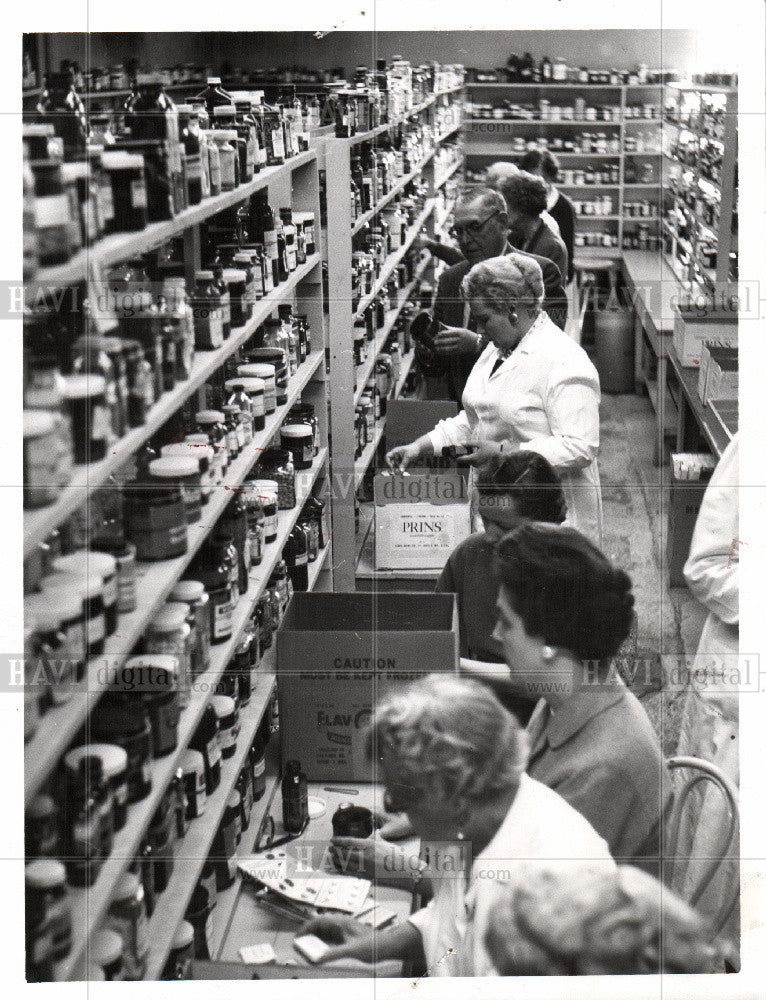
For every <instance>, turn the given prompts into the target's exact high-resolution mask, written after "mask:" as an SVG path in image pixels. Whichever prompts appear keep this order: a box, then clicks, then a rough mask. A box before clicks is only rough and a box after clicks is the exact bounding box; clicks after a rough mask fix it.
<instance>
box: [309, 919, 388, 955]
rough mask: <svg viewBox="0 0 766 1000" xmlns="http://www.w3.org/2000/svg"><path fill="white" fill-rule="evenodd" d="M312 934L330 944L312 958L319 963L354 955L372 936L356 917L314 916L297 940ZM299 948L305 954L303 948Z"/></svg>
mask: <svg viewBox="0 0 766 1000" xmlns="http://www.w3.org/2000/svg"><path fill="white" fill-rule="evenodd" d="M310 934H312V935H315V936H316V937H318V938H319V939H320V940H321V941H324V942H325V943H326V944H329V945H330V947H329V948H328V949H327V951H326V952H325V953H324V954H320V953H319V952H318V951H317V952H316V953H315V954H316V958H314V959H311V960H312V961H315V962H316V963H317V964H322V963H324V962H332V961H334V960H335V959H338V958H348V957H351V956H353V955H354V952H355V950H356V949H357V948H358V946H359V945H360V944H362V943H363V942H365V943H366V941H367V939H368V938H369V937H370V936H371V932H370V929H369V928H368V927H364V926H363V925H361V924H359V923H357V921H356V920H355V919H354V917H314V918H313V919H312V920H309V921H307V923H305V924H304V925H303V926H302V927H301V931H300V934H299V935H297V937H296V939H295V940H296V942H297V941H300V939H301V938H302V937H305V936H306V935H310ZM298 950H299V951H301V954H305V952H304V951H303V949H302V948H300V947H299V949H298ZM307 957H308V956H307Z"/></svg>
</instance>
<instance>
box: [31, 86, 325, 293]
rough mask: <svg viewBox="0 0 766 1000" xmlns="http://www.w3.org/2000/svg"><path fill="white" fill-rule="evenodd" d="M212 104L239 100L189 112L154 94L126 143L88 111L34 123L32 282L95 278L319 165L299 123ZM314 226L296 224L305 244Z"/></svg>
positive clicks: (138, 107) (130, 114) (147, 96)
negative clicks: (101, 269) (94, 273)
mask: <svg viewBox="0 0 766 1000" xmlns="http://www.w3.org/2000/svg"><path fill="white" fill-rule="evenodd" d="M213 100H233V98H231V97H230V96H229V97H226V96H224V95H223V93H221V96H220V98H218V97H215V98H213V97H210V98H209V99H208V104H207V105H206V104H205V103H203V102H200V103H198V104H196V105H194V106H193V107H192V106H191V105H181V106H180V109H179V108H178V107H176V106H175V105H173V104H172V102H170V100H169V98H168V97H167V95H166V94H165V93H164V92H163V91H162V90H161V88H160V89H158V88H157V87H156V86H154V85H146V87H144V88H142V89H140V90H139V93H138V97H137V99H136V101H135V103H134V105H133V106H132V108H131V109H130V110H129V111H126V114H125V125H124V127H123V129H122V130H121V131H119V132H118V134H117V135H116V136H115V135H114V134H112V133H111V132H110V131H109V130H108V128H107V127H106V126H104V127H103V128H101V125H102V124H103V123H101V122H100V119H98V118H97V117H93V116H91V117H90V118H89V117H88V116H87V115H86V114H85V112H84V110H82V107H81V105H80V106H79V107H80V110H79V111H78V110H76V109H72V110H70V111H68V112H67V113H66V114H61V113H59V112H56V111H46V112H45V113H40V114H39V115H38V116H37V117H38V119H39V120H38V121H36V122H30V123H27V124H25V126H24V129H23V140H24V151H25V173H24V176H25V201H24V206H25V215H24V235H25V242H24V251H25V253H24V277H25V280H27V281H28V280H30V279H32V278H36V281H37V285H38V287H39V286H43V287H51V286H61V285H64V284H67V283H71V282H75V281H80V280H84V279H85V278H86V277H87V275H88V271H89V267H90V265H91V263H92V262H98V263H100V264H102V265H109V264H113V263H117V262H119V261H121V260H125V259H126V258H128V257H130V256H133V255H135V254H136V253H140V252H142V251H144V250H147V249H149V248H151V247H154V246H157V245H158V244H159V243H161V242H164V241H166V240H168V239H170V238H171V237H172V236H173V235H175V234H177V233H181V232H183V231H184V230H186V229H188V228H189V227H190V226H192V225H195V224H198V223H200V222H202V221H204V220H206V219H207V218H209V217H210V216H212V215H214V214H216V213H218V212H220V211H222V210H225V209H229V208H230V207H232V206H235V205H237V204H239V203H241V202H243V201H245V200H247V199H248V198H249V197H250V195H252V194H253V193H255V192H256V191H257V190H259V189H261V188H265V187H266V186H267V185H273V184H275V183H276V182H277V180H278V179H279V178H280V175H281V171H283V170H284V171H288V173H291V172H292V171H293V170H296V169H298V168H299V167H302V166H305V165H306V164H307V163H310V162H312V161H313V160H314V159H315V154H314V153H312V152H307V151H301V149H302V147H304V146H306V147H307V144H306V143H305V142H303V140H302V138H301V137H302V133H299V132H297V130H296V128H295V127H293V126H294V122H292V120H291V119H285V120H282V119H279V118H278V116H277V115H276V112H274V111H272V110H265V109H263V108H262V107H261V111H260V114H257V113H256V112H255V111H254V109H253V105H252V104H251V102H250V101H249V99H248V100H245V99H243V100H242V101H240V102H239V104H238V105H235V104H233V103H229V104H214V103H213ZM99 129H101V130H99ZM313 221H314V220H313V218H308V219H306V218H305V216H300V217H299V218H298V219H297V220H295V219H294V220H293V223H292V224H293V225H295V227H296V233H295V235H296V238H297V235H298V234H297V230H298V228H305V227H306V226H308V227H309V228H311V227H312V226H313Z"/></svg>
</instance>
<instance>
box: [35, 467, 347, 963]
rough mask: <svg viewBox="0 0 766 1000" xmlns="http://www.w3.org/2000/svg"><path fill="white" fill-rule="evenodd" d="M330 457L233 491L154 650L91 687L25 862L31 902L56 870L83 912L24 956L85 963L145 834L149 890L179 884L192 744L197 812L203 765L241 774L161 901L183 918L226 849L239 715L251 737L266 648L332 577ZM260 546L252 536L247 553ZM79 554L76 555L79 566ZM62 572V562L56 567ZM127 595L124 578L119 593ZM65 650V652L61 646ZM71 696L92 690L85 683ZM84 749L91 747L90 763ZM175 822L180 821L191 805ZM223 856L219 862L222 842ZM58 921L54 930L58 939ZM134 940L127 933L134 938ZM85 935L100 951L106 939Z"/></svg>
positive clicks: (49, 607)
mask: <svg viewBox="0 0 766 1000" xmlns="http://www.w3.org/2000/svg"><path fill="white" fill-rule="evenodd" d="M326 457H327V450H326V449H321V450H320V453H319V454H318V455H317V456H316V458H315V459H314V461H313V462H312V463H311V465H310V469H309V470H307V471H306V472H305V473H303V474H296V475H295V479H294V481H293V482H292V483H291V481H290V479H289V474H290V468H289V467H290V462H289V460H285V459H284V457H283V456H276V459H277V464H278V466H279V468H278V470H277V472H276V473H274V472H272V471H271V470H267V469H265V468H264V469H262V470H261V473H262V474H269V475H274V476H275V479H274V480H273V481H269V483H266V482H256V483H255V485H254V486H253V488H252V489H251V490H249V491H248V492H247V493H245V492H244V491H236V492H235V494H234V496H233V497H232V499H231V502H230V504H229V506H228V507H227V510H226V515H225V517H226V519H225V520H224V519H222V520H221V521H220V522H219V525H218V528H217V531H216V534H215V535H213V536H212V538H211V540H210V542H209V544H208V546H207V547H206V548H205V549H203V550H200V552H199V553H198V555H197V557H196V558H195V560H194V562H193V563H192V564H191V565H190V566H189V567H188V568H187V572H186V574H185V576H184V578H183V579H181V580H179V581H178V582H177V584H176V586H175V587H174V589H173V591H172V592H171V593H170V595H169V596H170V601H169V602H168V603H166V604H164V605H162V606H161V607H160V608H158V609H157V614H156V615H155V617H154V619H153V620H152V622H151V624H150V625H149V627H148V628H147V629H146V633H145V635H144V636H143V637H142V639H141V642H140V643H139V644H138V647H137V648H140V649H141V650H142V652H141V653H139V654H136V651H135V650H133V655H131V656H128V657H126V656H122V657H119V658H113V659H114V663H113V670H112V678H111V681H110V683H109V684H107V685H104V687H103V689H102V690H99V691H96V690H91V691H90V692H88V699H87V700H88V706H87V707H88V708H89V709H91V711H89V712H88V714H87V718H86V719H83V722H82V724H81V726H80V728H79V729H78V730H76V731H75V732H74V734H73V736H72V739H70V740H67V741H66V742H65V743H64V744H63V745H62V746H61V761H60V763H59V766H58V768H57V769H55V770H54V772H53V773H52V776H51V778H50V780H49V781H48V783H47V785H46V786H44V787H43V788H42V790H41V794H38V795H36V796H35V798H33V799H32V800H31V801H30V803H29V805H28V811H27V823H26V829H27V855H28V861H30V862H36V863H37V864H36V865H31V866H30V867H29V868H28V872H29V876H28V888H29V892H30V894H31V896H32V898H31V899H30V901H29V905H30V906H36V905H37V904H39V903H40V902H41V900H40V897H39V895H35V892H36V891H37V890H39V889H41V888H42V887H41V886H40V885H39V879H40V877H43V879H45V878H49V877H50V876H51V874H53V875H54V876H55V883H56V894H57V897H58V899H59V900H60V904H59V905H58V907H57V913H60V912H61V911H62V909H65V910H66V911H68V912H67V913H66V914H65V916H67V917H69V918H70V919H69V920H68V921H67V923H68V926H69V930H68V932H67V934H66V947H64V943H63V942H62V941H61V940H60V938H61V932H62V928H61V926H60V925H58V926H59V931H58V935H57V934H56V933H55V932H52V929H51V927H50V926H49V925H48V922H47V921H46V920H41V921H40V925H36V926H34V927H29V926H28V931H31V933H32V934H33V937H34V947H33V948H31V949H28V952H27V955H28V959H29V960H32V961H34V964H35V968H34V969H31V970H29V971H30V972H31V975H32V976H34V977H35V978H37V979H42V978H58V979H67V978H72V977H73V976H78V978H79V975H78V969H79V966H80V965H81V962H82V959H83V957H84V955H85V954H86V944H87V942H88V941H91V944H93V943H94V942H93V940H92V937H91V936H92V935H93V933H94V932H95V931H96V930H97V928H98V926H99V924H100V923H101V920H102V918H103V916H104V914H106V913H107V912H108V911H109V910H110V907H111V905H112V904H114V903H115V902H116V899H117V898H121V897H120V893H121V891H122V888H123V876H124V873H125V869H126V867H127V865H128V863H129V862H130V860H131V859H136V861H138V859H139V858H141V857H143V858H144V861H145V860H146V854H147V849H146V846H145V845H146V843H147V842H148V844H149V851H150V852H151V853H153V856H154V861H153V863H152V862H150V863H149V865H148V868H147V866H146V864H144V865H143V867H142V869H141V874H142V876H143V878H144V880H146V879H147V878H153V879H154V881H153V883H152V887H151V890H150V887H149V886H148V885H147V884H146V881H144V886H145V892H146V897H147V899H151V898H154V892H157V893H159V892H160V891H162V890H166V891H167V886H168V882H169V881H170V875H171V873H172V870H173V853H174V848H173V840H174V837H173V826H174V823H175V820H173V821H170V819H169V817H168V810H174V811H175V807H174V805H173V803H174V795H181V796H182V793H183V790H184V789H183V787H182V784H183V783H184V781H185V782H186V786H187V789H188V782H189V776H188V775H181V774H179V768H185V767H186V765H187V763H188V757H189V755H188V753H187V752H186V748H187V747H190V748H191V749H193V750H195V751H197V757H196V758H195V759H196V762H197V765H199V766H197V767H196V768H194V770H195V771H196V784H197V791H196V795H197V811H195V812H193V814H192V815H194V816H197V817H200V816H201V815H202V813H201V811H200V805H202V806H204V801H205V800H204V793H205V782H206V780H207V792H208V793H212V792H214V791H215V789H216V788H217V787H218V784H219V780H218V779H219V772H220V770H221V769H220V760H221V755H222V756H223V759H224V766H223V772H222V775H221V781H222V783H223V784H224V785H225V784H226V783H227V782H228V787H227V788H225V790H224V792H223V793H221V792H218V794H217V795H216V796H215V797H214V798H212V799H210V800H209V801H208V808H207V809H206V810H205V814H204V817H203V818H201V819H200V820H199V822H198V823H196V824H195V825H194V827H193V831H194V832H193V833H192V834H191V838H190V840H189V841H186V842H185V844H189V845H191V846H190V847H189V852H188V854H186V855H185V854H184V849H182V850H181V851H180V852H179V851H177V850H176V851H175V853H176V854H177V855H178V859H179V861H180V860H181V858H184V857H185V858H186V859H188V860H186V861H184V864H185V871H184V874H183V875H182V876H181V878H180V880H179V878H176V883H178V882H179V881H180V885H178V884H176V883H171V888H170V895H169V896H165V897H163V900H162V902H161V903H160V906H159V909H160V910H161V911H162V912H163V913H164V912H165V911H167V910H168V909H169V908H170V909H171V910H172V909H173V908H174V907H175V908H177V907H179V906H180V911H179V912H178V913H177V917H178V919H179V920H180V918H181V916H182V915H183V912H184V908H185V906H186V903H187V902H188V888H189V887H188V882H189V879H192V878H196V875H192V873H190V868H192V867H193V866H194V865H195V861H196V860H199V861H200V865H199V866H198V868H199V867H201V859H202V858H203V857H205V856H207V853H208V851H209V850H210V847H211V844H212V849H213V853H214V854H218V853H219V852H218V850H217V848H216V841H218V840H219V838H220V836H221V833H222V831H221V829H220V826H219V822H220V823H221V824H222V823H223V819H222V813H223V810H224V807H228V805H229V804H230V803H229V799H228V796H229V793H230V792H231V791H232V790H233V789H234V787H235V785H236V787H237V788H238V789H239V788H240V785H239V781H240V778H241V774H240V766H241V764H242V763H243V760H242V757H243V756H244V749H243V750H241V751H240V758H239V759H237V758H235V761H234V763H235V764H236V765H237V766H236V770H235V771H232V770H231V767H229V768H227V767H226V764H225V762H226V760H227V759H228V758H229V757H231V756H233V755H234V753H235V752H237V751H236V741H237V734H238V732H239V729H240V727H241V728H242V731H243V734H244V737H245V738H246V739H247V740H251V739H252V735H253V732H254V731H255V728H256V726H257V725H258V723H259V721H260V717H261V715H262V714H263V710H264V708H265V705H266V702H267V700H268V695H269V694H270V690H271V686H272V681H271V678H270V675H269V674H270V672H269V660H268V659H264V656H266V657H267V656H268V654H267V653H266V650H267V649H268V647H269V646H271V644H272V642H273V635H274V632H275V630H276V629H277V628H278V626H279V623H280V621H281V618H282V616H283V615H284V613H285V610H286V607H287V603H288V602H289V599H290V596H291V594H292V592H293V590H308V589H310V588H311V587H312V586H313V585H314V584H315V583H316V581H317V579H318V577H319V573H318V572H317V570H316V569H315V567H320V568H321V567H323V566H324V564H325V561H326V556H327V550H328V545H329V535H328V530H329V529H328V527H327V520H326V517H325V512H324V505H323V503H322V501H321V499H320V497H319V496H318V495H314V494H313V492H312V491H314V490H315V484H316V483H317V479H318V477H319V476H320V475H321V474H322V472H323V470H324V468H325V464H326ZM274 486H276V492H273V490H272V487H274ZM291 490H292V491H294V496H293V494H291V492H290V491H291ZM317 492H319V493H321V489H318V490H317ZM238 494H241V496H242V497H243V499H242V500H238ZM251 494H252V495H256V496H258V497H259V498H260V502H261V504H262V514H261V515H258V517H257V522H256V523H255V529H256V530H255V531H251V530H250V527H251V524H250V518H251V508H250V506H249V505H248V500H247V499H246V497H248V496H250V495H251ZM290 502H292V503H293V506H292V508H290V507H289V506H288V505H289V503H290ZM272 508H275V509H276V513H275V512H274V510H272ZM237 519H239V522H240V524H239V531H238V530H237V526H236V523H235V522H236V520H237ZM245 530H247V531H248V535H247V537H245V536H244V534H243V533H244V531H245ZM248 546H252V547H253V548H252V549H251V551H250V552H248ZM256 548H257V555H256V554H255V550H256ZM80 556H81V553H79V554H76V555H75V556H74V557H63V558H64V560H65V561H66V564H67V566H69V564H70V563H71V562H72V561H73V558H74V560H75V561H76V560H77V559H78V558H80ZM253 559H255V560H256V562H253ZM67 560H68V561H67ZM80 561H81V562H82V559H81V558H80ZM90 561H91V562H92V563H93V565H92V566H91V567H90V568H91V569H92V570H93V571H94V572H95V570H96V568H97V567H98V568H99V570H100V569H102V568H103V566H102V563H103V558H102V557H101V556H99V555H92V556H91V559H90ZM248 562H250V565H249V566H247V563H248ZM56 572H57V569H56V567H55V565H54V574H53V575H54V576H55V575H56ZM62 575H63V574H62ZM235 577H236V579H235ZM54 596H55V595H54ZM59 596H61V592H60V591H59ZM120 596H121V592H120V591H119V587H118V600H119V597H120ZM42 603H43V604H44V605H45V611H46V613H47V614H48V615H49V617H51V616H53V615H54V614H55V613H56V611H55V608H56V602H55V601H53V600H46V601H44V602H42ZM58 603H59V604H60V601H59V602H58ZM118 617H119V616H118ZM50 626H51V622H50V621H46V632H45V637H44V638H45V639H46V640H48V641H50V638H51V635H53V634H55V632H54V629H53V628H52V627H50ZM105 628H106V629H108V628H109V625H108V624H107V625H106V626H105ZM88 634H89V635H92V632H89V633H88ZM57 652H58V653H59V655H60V654H61V650H58V651H57ZM35 653H36V655H37V656H38V658H43V657H46V658H47V657H50V656H51V651H50V649H49V648H46V649H37V650H35ZM33 655H34V654H33ZM54 655H55V652H54ZM46 662H51V661H50V660H46ZM264 673H265V674H266V676H265V677H264V676H263V675H264ZM51 693H54V694H57V695H58V696H59V697H61V696H62V695H63V694H64V693H65V684H62V683H61V680H60V679H59V680H58V681H57V684H56V691H55V692H51ZM99 695H100V697H99ZM73 697H80V698H82V697H84V693H79V694H75V695H73ZM62 707H64V708H65V707H66V705H63V706H62ZM248 727H249V730H248ZM248 745H249V744H248ZM83 758H85V759H86V760H87V763H86V764H85V765H84V766H83V764H82V763H81V761H82V760H83ZM94 760H95V763H94ZM200 785H201V786H202V787H201V788H200ZM243 794H244V792H243ZM105 795H107V796H108V798H109V807H111V806H112V805H113V807H114V812H113V813H112V814H111V815H109V810H108V808H105V803H104V801H102V799H103V796H105ZM200 795H201V796H202V798H201V799H200V798H199V796H200ZM112 796H113V797H112ZM85 800H87V801H85ZM95 800H98V803H96V801H95ZM96 813H97V815H96ZM178 822H179V824H181V817H180V815H179V817H178ZM192 847H193V849H192ZM217 861H218V864H221V863H222V859H221V857H218V859H217ZM41 866H42V870H41ZM197 871H198V869H197ZM184 887H186V889H184ZM46 889H50V887H49V886H48V887H46ZM184 891H187V896H186V897H184V898H182V899H181V901H180V903H179V900H178V895H179V893H181V895H182V894H183V892H184ZM171 897H172V899H171ZM42 901H43V902H45V903H48V902H50V897H48V896H44V897H43V900H42ZM65 904H66V905H65ZM47 915H48V914H47V913H46V914H45V916H47ZM72 928H73V930H72ZM49 933H52V936H53V939H54V943H53V947H52V949H51V950H50V951H48V950H47V945H48V943H50V942H48V940H47V935H48V934H49ZM57 936H58V937H59V943H58V945H56V944H55V939H56V937H57ZM160 936H161V935H160ZM152 937H153V938H154V937H155V935H152ZM168 943H169V942H168ZM125 946H126V948H127V947H129V942H128V941H127V940H126V942H125ZM87 950H88V951H89V952H90V953H91V954H92V953H93V951H94V950H95V949H94V948H89V949H87ZM41 954H42V958H43V960H41V958H40V956H41ZM31 956H37V958H36V959H34V960H33V959H32V958H31ZM162 958H163V959H164V956H162ZM49 960H52V963H53V964H51V962H50V961H49ZM129 978H140V976H138V977H136V976H129Z"/></svg>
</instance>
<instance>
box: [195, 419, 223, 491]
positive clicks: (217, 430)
mask: <svg viewBox="0 0 766 1000" xmlns="http://www.w3.org/2000/svg"><path fill="white" fill-rule="evenodd" d="M194 423H195V424H196V426H197V429H198V433H200V434H207V436H208V439H209V444H210V446H211V447H212V449H213V451H214V452H215V456H216V463H217V465H218V468H219V477H218V482H219V483H222V482H223V474H224V473H225V472H226V470H227V469H228V467H229V460H230V458H229V451H228V446H227V434H226V415H225V414H223V413H221V411H220V410H199V411H198V412H197V413H195V415H194ZM187 440H188V437H187Z"/></svg>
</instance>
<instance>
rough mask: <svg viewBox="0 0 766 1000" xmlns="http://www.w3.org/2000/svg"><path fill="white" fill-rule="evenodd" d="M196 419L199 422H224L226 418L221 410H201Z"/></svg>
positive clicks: (195, 416)
mask: <svg viewBox="0 0 766 1000" xmlns="http://www.w3.org/2000/svg"><path fill="white" fill-rule="evenodd" d="M194 419H195V420H196V421H197V423H198V424H222V423H224V422H225V420H226V418H225V417H224V415H223V413H221V411H220V410H200V411H199V413H196V414H195V415H194Z"/></svg>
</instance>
